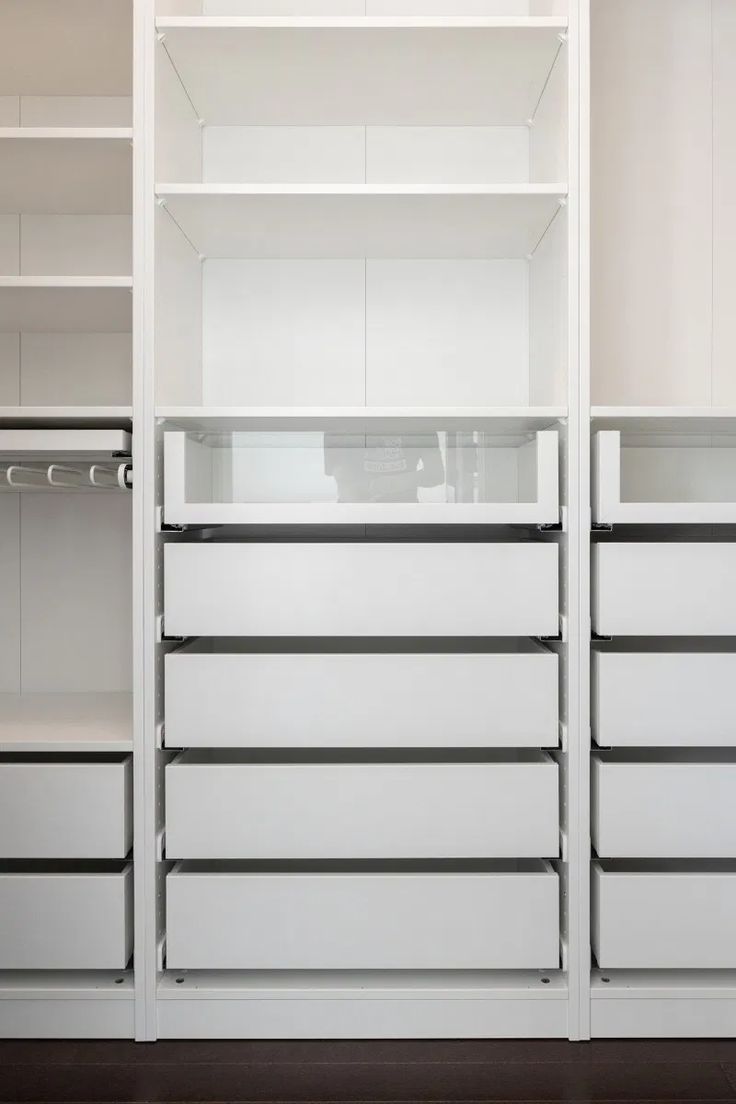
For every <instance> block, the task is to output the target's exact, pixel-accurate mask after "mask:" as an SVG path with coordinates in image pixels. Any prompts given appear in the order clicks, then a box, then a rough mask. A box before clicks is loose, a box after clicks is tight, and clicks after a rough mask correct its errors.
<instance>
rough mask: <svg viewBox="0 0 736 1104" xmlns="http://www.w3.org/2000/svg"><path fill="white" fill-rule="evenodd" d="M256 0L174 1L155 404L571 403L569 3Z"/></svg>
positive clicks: (164, 91) (166, 45) (168, 411)
mask: <svg viewBox="0 0 736 1104" xmlns="http://www.w3.org/2000/svg"><path fill="white" fill-rule="evenodd" d="M249 14H250V15H252V16H253V17H252V18H243V19H240V20H238V19H237V17H234V18H233V19H232V20H228V19H224V20H223V21H220V22H218V21H217V20H215V21H212V20H208V19H207V18H198V17H197V16H196V15H195V16H194V17H193V18H190V19H187V18H177V17H176V15H173V16H172V17H170V18H167V17H166V16H164V17H162V18H160V19H159V20H158V25H159V31H160V33H161V35H163V36H164V38H163V41H162V42H160V43H159V45H158V50H157V60H156V70H157V72H156V77H157V107H158V110H157V120H156V128H157V164H156V175H157V181H158V183H157V185H156V191H157V195H158V198H159V201H160V203H161V204H162V206H161V208H160V209H159V210H158V212H157V225H156V253H157V266H156V272H157V287H156V298H157V319H156V329H157V403H158V404H159V413H160V414H162V415H163V416H167V415H170V416H171V417H172V418H173V419H174V420H176V417H177V416H178V415H179V414H180V413H186V411H187V410H189V411H190V412H191V411H196V410H197V408H211V409H220V408H223V409H225V410H226V409H227V408H231V409H233V408H238V407H242V408H253V407H257V408H263V407H267V408H274V407H276V408H289V407H291V408H294V407H309V408H312V409H313V410H314V411H317V412H319V411H320V410H324V408H325V407H329V408H336V407H337V408H364V407H368V408H376V409H379V410H380V409H381V408H400V409H403V410H406V411H407V412H409V413H412V412H418V411H421V410H423V409H426V408H440V409H451V408H469V409H470V410H471V411H472V409H473V408H475V409H476V410H478V409H480V408H483V407H486V408H507V407H513V408H519V407H535V408H536V407H540V408H558V409H559V408H561V409H562V411H563V414H564V413H565V412H566V402H567V387H566V366H567V333H566V319H567V304H566V299H567V257H568V232H567V228H568V220H567V213H566V211H565V209H564V204H565V201H566V194H567V133H566V132H567V127H566V81H567V57H566V55H567V50H566V46H565V45H564V44H563V43H562V42H561V41H560V39H559V35H560V34H563V33H564V30H565V26H566V19H565V17H564V16H562V17H548V18H540V19H534V18H531V17H529V16H528V15H526V14H525V15H524V16H523V17H520V18H519V19H514V18H513V17H509V18H507V19H506V20H503V19H501V20H493V19H492V18H489V19H485V20H484V19H483V18H482V17H477V18H475V19H473V18H468V19H466V20H463V19H462V18H458V19H454V18H452V13H451V15H450V16H448V17H447V18H442V17H441V16H435V18H434V19H432V18H430V17H425V18H422V16H421V13H419V12H418V10H417V11H414V12H410V13H408V14H406V15H404V16H403V17H401V16H399V17H396V18H394V17H393V12H391V13H389V14H387V13H386V12H385V11H384V12H381V13H377V14H376V15H375V17H373V18H372V17H370V16H368V17H367V18H366V17H365V13H364V11H362V12H361V13H360V15H361V16H363V18H357V19H354V20H353V19H352V18H350V19H341V18H339V17H338V16H335V17H334V18H329V17H326V18H323V19H320V18H318V17H317V16H314V18H308V17H305V18H304V19H303V20H300V19H299V18H298V17H294V18H292V19H290V18H288V16H283V17H282V15H281V13H277V14H276V15H273V17H272V18H267V17H264V18H260V19H259V18H258V17H257V16H256V15H253V13H249ZM269 14H270V13H269ZM311 14H312V15H314V13H311ZM351 15H352V13H351ZM174 66H175V69H174ZM185 90H186V91H185ZM188 97H189V98H188ZM190 99H191V103H196V104H197V111H198V112H199V113H200V114H201V117H202V119H205V120H206V124H205V125H204V126H200V120H198V118H197V116H196V115H195V113H194V112H193V111H192V108H191V103H190ZM532 118H533V119H534V125H533V126H530V125H528V122H529V120H530V119H532ZM182 231H183V233H182ZM192 246H194V248H192ZM201 258H204V263H202V261H201ZM244 366H247V368H244ZM440 428H441V427H440Z"/></svg>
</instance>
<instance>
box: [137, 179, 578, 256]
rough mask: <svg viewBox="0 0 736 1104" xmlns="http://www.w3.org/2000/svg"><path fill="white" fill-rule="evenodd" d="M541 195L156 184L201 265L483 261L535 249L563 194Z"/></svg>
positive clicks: (527, 191) (531, 190)
mask: <svg viewBox="0 0 736 1104" xmlns="http://www.w3.org/2000/svg"><path fill="white" fill-rule="evenodd" d="M522 189H523V190H522ZM541 189H542V190H540V189H539V187H537V186H535V185H522V186H516V187H515V188H513V189H512V190H509V189H504V190H499V191H469V192H468V191H457V192H455V191H448V190H447V189H442V190H437V191H434V190H425V191H417V190H416V189H410V190H409V189H406V190H401V189H396V188H390V189H386V188H383V189H382V188H376V187H368V186H366V187H363V188H357V187H355V186H349V187H345V186H329V185H328V186H318V187H316V188H314V187H311V186H310V187H308V188H303V187H299V188H295V187H293V186H291V185H273V186H271V187H270V188H269V187H263V186H261V185H258V186H255V187H253V186H245V185H243V186H237V185H235V186H234V185H218V184H193V185H190V184H163V183H162V184H159V185H158V187H157V194H158V196H159V198H160V199H162V200H163V201H164V203H165V205H166V207H167V209H168V211H169V213H170V214H171V216H172V217H173V218H174V220H175V221H176V222H177V224H178V225H179V227H180V228H181V229H182V230H183V232H184V233H185V234H186V236H187V237H188V238H189V240H190V241H191V242H192V244H193V245H194V248H195V249H197V250H198V251H199V253H200V254H202V255H203V256H205V257H220V258H238V257H252V258H260V257H263V258H285V259H288V258H293V257H301V258H309V257H329V258H333V259H336V258H349V257H374V258H381V257H386V258H393V257H398V258H401V259H409V258H427V259H437V258H441V257H449V258H460V257H469V258H479V259H484V258H493V257H500V258H508V257H525V256H526V255H527V254H529V253H531V252H532V251H533V250H534V248H535V246H536V245H537V243H538V241H539V240H540V239H541V237H542V236H543V235H544V233H545V230H546V229H547V227H548V225H549V224H550V222H551V220H552V219H553V218H554V216H555V214H556V213H557V211H558V210H559V204H560V201H561V200H563V199H564V195H565V187H564V185H563V186H560V185H557V184H553V185H542V186H541ZM549 189H551V190H549Z"/></svg>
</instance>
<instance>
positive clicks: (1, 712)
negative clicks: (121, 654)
mask: <svg viewBox="0 0 736 1104" xmlns="http://www.w3.org/2000/svg"><path fill="white" fill-rule="evenodd" d="M132 747H133V699H132V695H131V694H128V693H87V694H35V693H34V694H0V751H3V752H8V751H11V752H93V751H111V752H112V751H131V750H132Z"/></svg>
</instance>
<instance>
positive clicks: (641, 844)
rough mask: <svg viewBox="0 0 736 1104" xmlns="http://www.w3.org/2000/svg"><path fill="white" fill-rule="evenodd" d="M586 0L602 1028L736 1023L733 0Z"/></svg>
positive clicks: (615, 1031)
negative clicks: (729, 594) (729, 581)
mask: <svg viewBox="0 0 736 1104" xmlns="http://www.w3.org/2000/svg"><path fill="white" fill-rule="evenodd" d="M591 12H592V36H591V66H590V75H591V106H592V120H591V121H592V126H591V151H590V152H591V203H592V211H591V216H592V217H591V234H590V242H591V255H592V266H591V284H590V288H591V310H590V323H591V339H592V346H591V358H590V368H591V399H592V404H593V405H592V406H591V417H592V437H591V444H592V483H593V494H592V499H591V501H592V517H593V523H594V526H595V529H594V533H593V548H592V554H593V558H592V564H593V580H592V624H593V630H594V632H595V633H596V634H599V635H602V636H607V637H612V639H611V640H610V641H602V640H596V641H595V643H594V648H593V652H592V657H591V658H592V664H593V666H592V676H593V679H592V690H593V693H592V717H591V722H592V725H591V727H592V734H593V738H594V741H595V743H596V744H597V745H598V748H597V749H595V750H594V751H593V760H592V782H593V787H592V817H591V827H592V836H593V848H594V855H596V856H597V858H596V861H595V862H594V864H593V869H592V903H593V914H592V927H591V931H592V944H593V955H594V967H595V968H594V971H593V975H592V983H591V1033H592V1035H593V1036H616V1035H618V1036H621V1035H624V1036H634V1037H636V1036H642V1037H643V1036H668V1035H669V1036H688V1035H725V1036H733V1035H734V1033H735V1032H736V1027H735V1025H736V1020H734V1015H733V1009H734V1004H733V992H734V990H733V977H734V975H733V969H732V967H733V961H732V956H731V954H730V948H729V936H728V932H730V930H731V929H732V927H733V925H734V923H736V909H735V908H734V900H733V898H732V893H733V884H734V883H733V877H734V875H733V869H734V868H733V859H734V858H735V857H736V851H735V849H734V840H733V839H732V838H731V829H730V825H729V823H728V820H729V813H728V810H729V809H730V808H731V806H732V805H733V801H734V791H733V780H732V777H731V772H732V763H731V755H732V752H731V748H732V745H733V739H732V735H731V729H732V726H731V715H732V710H731V705H730V701H729V688H730V683H731V680H730V674H729V672H730V666H731V659H732V651H733V635H734V631H735V630H734V624H733V623H732V620H731V618H730V617H729V611H728V603H727V598H726V593H725V592H724V591H723V588H721V589H720V591H719V592H718V593H717V594H716V593H710V587H711V586H712V585H713V584H714V582H715V580H716V579H717V577H718V573H719V570H722V571H723V575H722V576H721V578H722V579H725V577H726V576H728V577H729V578H730V574H729V570H728V568H727V566H726V565H727V562H728V561H729V559H730V557H732V556H733V553H734V547H735V546H734V543H733V542H734V528H733V526H734V521H736V514H735V513H734V509H733V499H734V496H736V484H735V483H734V478H733V476H732V474H731V469H730V461H731V458H732V456H733V444H734V440H735V438H734V433H736V408H735V407H734V399H735V398H736V392H735V391H734V382H733V380H734V377H733V371H732V367H731V366H732V363H733V355H734V348H735V347H736V346H735V344H734V337H735V336H736V331H734V327H733V313H732V311H731V308H730V307H729V305H728V303H729V301H730V299H731V298H732V296H731V292H730V289H732V288H733V279H734V274H735V273H736V268H734V261H733V257H732V256H731V255H730V254H729V251H728V250H727V249H726V247H725V243H726V241H727V240H728V239H729V238H730V237H732V234H733V227H734V222H733V206H732V204H731V202H730V198H729V197H730V195H731V193H732V190H733V186H734V182H736V145H735V144H734V140H733V128H732V127H731V126H730V124H729V123H728V122H727V116H728V113H729V108H728V104H729V103H730V102H731V100H732V98H733V95H734V91H735V90H736V85H735V84H734V76H733V74H734V65H733V60H734V56H735V53H736V18H734V15H735V13H734V8H733V5H732V4H730V3H729V2H728V0H714V3H713V4H711V5H707V6H705V7H704V6H702V5H699V4H697V3H693V2H691V0H680V2H678V3H676V4H666V5H665V4H658V3H654V2H649V0H644V2H642V0H621V2H618V3H616V4H611V3H606V2H605V0H594V2H593V3H592V4H591ZM686 40H687V45H685V41H686ZM653 120H656V124H655V125H651V123H652V121H653ZM685 150H687V151H688V152H687V154H686V155H685V156H680V154H681V153H682V152H683V151H685ZM631 174H635V178H636V185H635V187H633V188H628V186H627V185H626V184H625V183H624V181H625V179H626V178H627V177H631ZM684 211H688V212H689V214H688V217H687V218H684V217H683V212H684ZM604 529H608V530H610V532H601V531H600V530H604ZM719 565H721V566H720V567H719ZM727 589H728V588H727ZM724 599H725V601H724ZM675 810H676V815H675Z"/></svg>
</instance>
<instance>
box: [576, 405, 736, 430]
mask: <svg viewBox="0 0 736 1104" xmlns="http://www.w3.org/2000/svg"><path fill="white" fill-rule="evenodd" d="M590 415H591V418H592V419H593V422H594V427H593V428H594V429H595V430H599V429H621V430H624V431H625V432H626V433H630V434H633V433H639V434H659V433H668V434H680V435H697V436H709V435H715V436H717V435H719V434H733V433H736V407H732V406H731V407H729V406H593V407H591V411H590Z"/></svg>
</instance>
